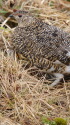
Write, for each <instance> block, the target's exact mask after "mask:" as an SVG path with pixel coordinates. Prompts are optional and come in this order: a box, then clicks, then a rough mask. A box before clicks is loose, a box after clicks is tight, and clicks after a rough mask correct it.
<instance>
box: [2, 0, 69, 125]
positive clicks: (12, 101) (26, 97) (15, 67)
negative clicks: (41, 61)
mask: <svg viewBox="0 0 70 125" xmlns="http://www.w3.org/2000/svg"><path fill="white" fill-rule="evenodd" d="M10 1H11V0H8V1H7V2H6V3H5V4H6V7H7V10H8V11H10V12H11V10H12V9H11V7H10ZM12 2H14V0H12ZM15 2H16V4H15V5H14V7H13V8H17V6H20V8H21V9H23V8H25V9H28V10H30V11H32V12H34V14H36V15H38V16H39V17H40V18H42V19H44V21H45V22H48V23H49V24H52V25H56V26H58V27H61V28H63V29H64V30H65V31H67V32H70V14H69V10H68V9H67V8H66V7H65V6H62V7H61V6H59V5H60V2H59V5H58V4H57V2H55V0H53V2H54V3H53V2H51V0H47V1H46V0H34V1H32V0H28V1H27V2H26V1H25V0H24V1H22V0H19V2H18V0H15ZM6 20H7V19H6ZM6 20H5V22H4V23H3V24H2V25H1V26H2V27H1V28H0V30H1V32H0V33H1V35H0V36H1V37H0V44H1V45H2V43H3V42H4V44H3V45H2V46H1V47H0V48H1V49H2V47H3V46H4V45H5V47H4V48H6V51H7V55H5V54H4V51H1V52H0V113H1V114H0V119H2V117H4V118H5V117H7V118H10V119H11V120H13V122H14V123H15V124H17V123H19V124H20V125H42V121H41V118H42V116H46V117H50V118H55V117H62V118H67V121H68V125H69V122H70V82H69V81H68V82H64V84H63V85H60V86H57V87H54V88H49V86H48V82H49V81H48V80H46V84H45V83H44V79H41V80H38V79H36V78H35V77H34V76H30V75H29V74H28V73H27V70H24V69H23V68H22V63H21V62H20V61H17V59H16V57H15V58H14V59H13V58H12V57H9V56H8V48H7V46H8V45H9V41H8V37H9V35H10V31H12V29H11V28H10V26H9V25H8V24H6ZM3 25H5V26H6V27H7V29H5V28H3ZM14 123H11V122H10V125H12V124H13V125H14ZM0 124H1V123H0ZM4 125H6V124H4Z"/></svg>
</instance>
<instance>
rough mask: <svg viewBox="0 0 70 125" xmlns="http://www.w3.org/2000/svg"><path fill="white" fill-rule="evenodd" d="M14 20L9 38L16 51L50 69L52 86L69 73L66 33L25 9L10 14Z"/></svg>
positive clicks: (69, 50)
mask: <svg viewBox="0 0 70 125" xmlns="http://www.w3.org/2000/svg"><path fill="white" fill-rule="evenodd" d="M10 17H14V18H15V19H16V20H17V23H18V26H17V27H16V28H15V30H14V32H13V34H12V37H11V41H12V46H13V49H15V50H16V53H20V54H22V55H23V56H24V57H26V58H27V59H28V61H29V63H30V65H31V66H36V67H37V68H40V69H41V70H45V71H46V72H49V73H51V72H52V73H53V74H54V76H56V80H55V81H54V82H53V83H52V84H51V86H54V85H56V84H58V83H59V81H60V80H61V79H62V78H63V77H64V74H70V66H69V65H70V34H69V33H66V32H64V31H63V30H62V29H59V28H57V27H55V26H51V25H49V24H47V23H45V22H43V21H42V20H41V19H38V18H37V17H35V16H34V15H33V14H31V13H30V12H28V11H21V10H19V11H16V12H14V13H12V14H11V15H10Z"/></svg>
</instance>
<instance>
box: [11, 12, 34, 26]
mask: <svg viewBox="0 0 70 125" xmlns="http://www.w3.org/2000/svg"><path fill="white" fill-rule="evenodd" d="M9 17H11V18H12V17H13V18H15V19H16V20H17V23H18V25H19V26H20V27H22V26H23V27H25V26H28V25H30V24H31V23H33V21H34V19H33V16H32V15H31V14H30V13H29V12H28V11H21V10H19V11H16V12H13V13H12V14H11V15H10V16H9Z"/></svg>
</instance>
